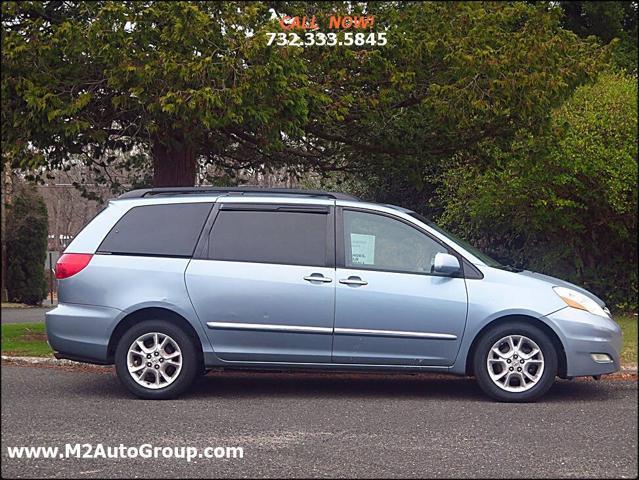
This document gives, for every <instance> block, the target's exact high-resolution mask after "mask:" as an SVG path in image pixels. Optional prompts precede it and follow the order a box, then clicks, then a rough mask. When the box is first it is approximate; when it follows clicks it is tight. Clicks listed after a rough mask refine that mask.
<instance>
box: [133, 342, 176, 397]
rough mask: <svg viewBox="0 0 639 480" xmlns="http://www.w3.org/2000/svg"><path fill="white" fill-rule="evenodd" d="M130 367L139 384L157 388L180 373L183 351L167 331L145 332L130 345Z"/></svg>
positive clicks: (164, 385)
mask: <svg viewBox="0 0 639 480" xmlns="http://www.w3.org/2000/svg"><path fill="white" fill-rule="evenodd" d="M127 367H128V370H129V374H130V375H131V378H133V380H135V382H136V383H138V384H139V385H142V386H143V387H145V388H150V389H154V390H155V389H159V388H164V387H167V386H169V385H171V384H172V383H173V382H174V381H175V380H176V379H177V378H178V376H179V375H180V371H181V370H182V351H181V350H180V346H179V345H178V344H177V342H176V341H175V340H173V338H171V337H170V336H169V335H166V334H165V333H160V332H150V333H145V334H144V335H141V336H139V337H138V338H137V339H136V340H135V341H134V342H133V343H132V344H131V346H130V347H129V351H128V354H127Z"/></svg>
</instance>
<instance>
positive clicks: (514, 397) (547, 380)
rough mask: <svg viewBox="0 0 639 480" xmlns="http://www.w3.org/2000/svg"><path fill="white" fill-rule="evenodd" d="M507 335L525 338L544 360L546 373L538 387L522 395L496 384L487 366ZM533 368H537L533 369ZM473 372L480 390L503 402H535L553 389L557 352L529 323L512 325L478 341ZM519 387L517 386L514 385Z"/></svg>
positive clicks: (509, 324)
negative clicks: (498, 342)
mask: <svg viewBox="0 0 639 480" xmlns="http://www.w3.org/2000/svg"><path fill="white" fill-rule="evenodd" d="M507 335H524V336H526V337H528V338H529V339H530V340H532V341H533V342H535V343H536V344H537V346H539V348H540V349H541V353H542V354H543V358H544V371H543V372H542V374H541V378H540V379H539V380H538V382H537V384H535V385H534V386H533V387H531V388H530V389H529V390H525V391H522V392H509V391H507V390H504V389H503V388H501V387H499V386H498V385H496V384H495V382H493V380H492V379H491V378H490V374H489V373H488V367H487V365H486V363H487V361H488V355H489V353H490V349H491V348H492V346H493V345H494V344H495V343H496V342H497V341H499V340H500V339H502V338H503V337H506V336H507ZM533 368H534V367H533ZM473 370H474V373H475V378H476V379H477V383H479V386H480V387H481V389H482V390H483V391H484V393H486V394H487V395H489V396H490V397H492V398H493V399H495V400H498V401H500V402H533V401H535V400H537V399H538V398H539V397H541V396H542V395H543V394H544V393H546V392H547V391H548V389H550V387H551V386H552V384H553V383H554V381H555V376H556V375H557V351H556V349H555V346H554V344H553V342H552V340H550V338H549V337H548V335H547V334H546V333H544V331H543V330H541V329H540V328H538V327H535V326H534V325H531V324H529V323H526V322H509V323H505V324H501V325H498V326H496V327H494V328H491V329H490V330H488V331H487V332H485V333H484V334H483V336H482V337H481V338H480V339H479V343H478V344H477V347H476V348H475V352H474V354H473ZM515 385H516V382H515Z"/></svg>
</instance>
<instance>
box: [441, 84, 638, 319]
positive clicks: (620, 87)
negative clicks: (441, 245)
mask: <svg viewBox="0 0 639 480" xmlns="http://www.w3.org/2000/svg"><path fill="white" fill-rule="evenodd" d="M473 160H474V161H473V162H470V161H468V160H467V161H465V162H464V161H460V164H459V165H458V166H457V167H456V168H454V169H452V170H451V171H449V173H448V175H447V178H446V181H445V184H446V187H445V196H446V210H445V213H444V215H443V217H442V220H443V223H444V224H446V225H447V226H449V228H451V229H454V230H457V233H460V234H461V235H462V236H465V237H466V238H468V239H470V240H471V241H474V243H475V244H477V246H478V247H484V248H485V249H486V250H487V251H488V252H487V253H492V254H493V256H495V257H496V258H498V259H501V260H505V261H507V262H511V263H515V264H518V265H519V266H522V267H526V268H530V269H532V270H537V271H541V272H543V273H548V274H550V275H554V276H557V277H560V278H564V279H566V280H570V281H573V282H575V283H578V284H580V285H583V286H584V287H586V288H588V289H589V290H591V291H593V292H594V293H596V294H598V295H600V296H601V297H602V298H603V299H604V300H606V301H607V302H608V303H609V304H610V305H611V306H613V307H614V306H616V307H618V308H620V309H635V308H636V307H637V79H636V78H635V77H632V76H627V75H623V74H605V75H602V76H601V77H600V78H599V79H598V81H597V82H596V83H594V84H592V85H588V86H583V87H580V88H578V89H577V91H576V92H575V94H574V96H573V97H572V98H571V99H570V100H568V101H567V102H566V103H565V104H563V105H562V106H561V107H559V108H558V109H556V110H555V111H554V112H553V115H552V121H551V125H550V126H549V128H548V130H547V132H546V133H545V134H543V135H541V136H535V135H533V134H531V133H530V132H520V135H519V137H518V139H517V141H515V142H514V143H513V144H512V145H511V148H509V149H508V150H500V149H497V148H492V149H487V150H486V154H485V157H484V158H482V159H481V160H482V161H477V159H473Z"/></svg>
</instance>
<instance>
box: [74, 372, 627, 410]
mask: <svg viewBox="0 0 639 480" xmlns="http://www.w3.org/2000/svg"><path fill="white" fill-rule="evenodd" d="M105 377H106V378H104V377H103V378H102V379H97V378H95V377H94V376H93V375H88V376H86V377H85V376H83V380H82V381H81V382H80V383H81V384H82V385H81V386H80V385H78V389H79V390H81V391H82V392H83V393H84V395H87V396H102V397H104V396H105V395H106V396H112V397H113V398H127V397H128V398H135V397H133V396H132V395H130V394H129V393H128V392H126V391H125V390H124V387H122V386H121V385H120V383H119V381H118V380H117V378H116V376H115V373H114V372H113V373H111V374H110V375H105ZM105 380H106V384H105ZM621 383H623V382H619V381H615V380H608V381H599V382H598V381H594V380H585V379H580V380H573V381H568V380H561V379H557V381H556V382H555V383H554V385H553V386H552V388H551V389H550V390H549V391H548V392H547V393H546V394H545V395H544V396H543V397H542V399H541V400H539V401H540V402H543V403H547V402H549V403H555V402H570V401H582V402H583V401H604V400H610V399H612V398H616V397H617V396H619V395H624V394H625V393H624V389H619V388H615V385H616V384H621ZM220 397H224V398H236V399H242V398H258V397H272V398H299V399H304V398H320V397H343V398H378V399H381V398H387V399H388V398H394V399H434V400H436V399H442V400H443V399H446V400H447V401H451V400H456V401H479V402H492V400H491V399H490V398H489V397H488V396H486V395H485V394H484V393H483V392H482V391H481V389H480V388H479V386H478V385H477V383H476V382H475V379H474V378H470V377H457V376H452V375H442V374H429V373H420V374H390V373H389V374H380V373H361V372H353V373H318V372H277V371H276V372H273V371H267V372H262V371H259V372H256V371H224V372H210V373H209V374H207V375H204V376H202V377H200V378H198V379H197V380H196V382H195V383H194V385H193V386H192V387H191V388H190V389H189V390H188V391H187V392H185V393H184V394H182V395H181V396H180V397H179V398H178V399H177V400H176V401H188V400H189V399H197V400H204V399H209V398H220Z"/></svg>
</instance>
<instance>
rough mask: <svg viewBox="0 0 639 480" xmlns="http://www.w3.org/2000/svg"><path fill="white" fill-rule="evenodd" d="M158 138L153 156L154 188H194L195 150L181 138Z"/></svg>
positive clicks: (152, 148)
mask: <svg viewBox="0 0 639 480" xmlns="http://www.w3.org/2000/svg"><path fill="white" fill-rule="evenodd" d="M167 137H168V138H166V137H165V138H160V137H156V138H155V140H154V142H153V146H152V147H151V154H152V155H153V186H154V187H192V186H193V185H195V175H196V173H197V164H196V155H195V150H194V149H193V148H192V147H191V146H189V145H188V144H187V142H185V141H184V140H181V139H179V136H170V135H167Z"/></svg>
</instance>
